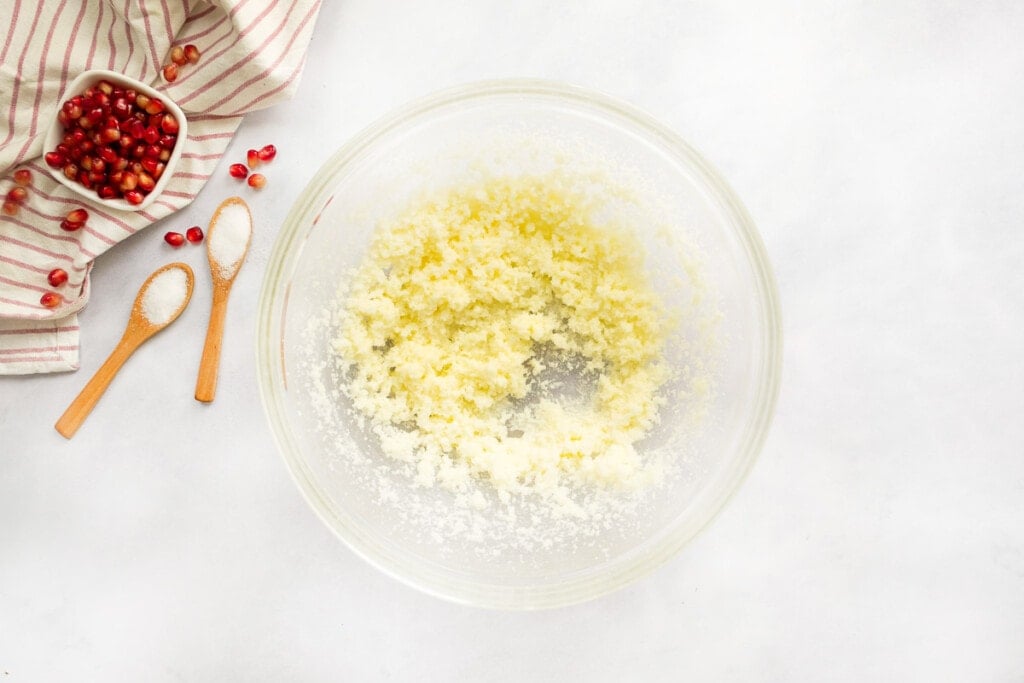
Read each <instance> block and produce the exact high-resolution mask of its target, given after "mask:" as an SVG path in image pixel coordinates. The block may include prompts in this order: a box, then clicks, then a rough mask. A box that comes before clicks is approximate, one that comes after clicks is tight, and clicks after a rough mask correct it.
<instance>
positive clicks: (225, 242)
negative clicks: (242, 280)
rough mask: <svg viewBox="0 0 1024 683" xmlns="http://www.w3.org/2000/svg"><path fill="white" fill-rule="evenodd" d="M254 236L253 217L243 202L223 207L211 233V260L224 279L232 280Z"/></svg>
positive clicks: (228, 203) (230, 203)
mask: <svg viewBox="0 0 1024 683" xmlns="http://www.w3.org/2000/svg"><path fill="white" fill-rule="evenodd" d="M251 235H252V216H251V214H250V213H249V209H248V207H247V206H246V205H245V204H244V203H242V202H241V201H232V200H228V201H227V202H225V203H224V204H222V205H221V207H220V210H219V212H218V214H217V221H216V224H215V226H214V228H213V229H212V230H211V231H210V237H209V250H210V259H211V260H212V261H214V262H215V263H216V264H217V265H218V268H219V273H220V276H221V277H222V278H225V279H227V278H230V277H231V276H232V275H234V274H235V271H237V270H238V266H239V265H240V263H241V261H242V257H243V256H245V250H246V247H247V246H248V245H249V238H250V236H251Z"/></svg>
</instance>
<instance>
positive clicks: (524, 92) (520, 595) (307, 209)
mask: <svg viewBox="0 0 1024 683" xmlns="http://www.w3.org/2000/svg"><path fill="white" fill-rule="evenodd" d="M500 96H521V97H538V98H545V99H554V100H562V101H564V102H566V103H568V104H574V105H576V106H579V105H583V106H584V107H587V108H590V109H596V110H598V111H600V112H601V113H603V114H605V115H611V116H612V117H613V118H617V119H619V120H620V122H625V123H627V124H628V125H630V126H632V127H634V128H635V129H638V130H639V131H641V132H643V133H644V134H646V135H647V136H648V137H649V138H651V139H653V140H654V141H656V142H657V143H658V144H660V145H661V146H662V147H663V148H664V150H665V151H668V152H671V153H672V154H673V155H675V156H678V157H680V158H681V159H683V160H684V161H685V162H686V163H687V164H688V165H689V166H690V167H691V168H693V169H694V170H695V171H697V172H699V173H700V174H701V175H702V179H703V181H704V182H706V183H707V185H708V187H709V188H710V189H711V190H712V191H713V192H714V193H715V194H716V198H717V199H718V200H719V201H720V202H721V204H722V206H723V207H724V208H725V209H726V210H727V211H728V212H729V213H730V214H731V217H732V219H733V220H732V224H733V227H734V228H736V231H737V236H738V237H739V240H740V242H741V243H742V245H743V247H744V249H745V251H746V256H747V259H748V263H749V265H750V267H751V269H752V270H753V273H754V281H755V284H756V285H757V292H756V295H757V300H758V301H759V302H760V311H759V312H760V317H761V320H760V327H761V330H762V334H761V338H760V339H759V340H757V341H758V342H759V343H760V345H761V354H760V358H761V360H762V363H761V367H760V368H758V371H759V375H760V382H759V384H758V386H757V394H756V398H755V405H756V406H757V408H756V410H755V411H754V413H753V414H752V415H751V416H750V418H749V419H748V422H747V425H746V433H745V435H744V439H743V441H742V446H741V448H740V451H739V453H738V457H736V458H734V459H733V461H732V463H731V464H732V467H731V469H730V471H729V473H728V477H727V478H726V479H725V481H724V483H723V484H722V485H721V486H719V487H718V490H717V491H716V492H715V493H716V495H715V498H714V500H713V502H712V504H711V505H708V506H707V507H705V508H704V509H703V511H702V514H701V515H699V518H698V519H695V520H692V521H691V523H689V524H687V525H683V526H677V527H676V528H673V529H671V530H669V531H667V532H666V533H664V534H662V536H661V538H660V539H659V541H658V542H657V544H655V545H652V546H651V547H650V548H648V552H646V553H644V554H637V553H633V554H631V557H630V559H629V560H628V561H625V562H621V563H619V564H617V565H612V569H613V571H610V572H607V573H605V574H600V575H596V576H584V577H580V578H570V580H568V581H565V582H562V583H559V584H547V585H543V586H537V587H534V588H531V587H525V588H524V587H515V588H511V587H508V586H505V585H498V584H490V583H487V582H485V581H467V580H466V579H465V577H464V576H460V577H452V576H450V575H449V573H446V572H443V571H436V570H433V569H432V568H428V567H422V566H419V565H417V564H416V563H414V562H409V561H405V558H398V557H395V556H394V555H393V554H391V553H387V552H384V550H383V548H382V546H381V545H380V544H379V543H377V542H375V540H374V539H373V538H372V537H369V536H367V535H366V534H363V533H362V532H361V531H360V530H358V529H354V528H352V527H349V526H345V525H344V524H343V523H342V522H341V521H340V520H339V519H338V518H337V517H335V516H333V515H332V513H331V511H330V510H329V507H328V505H327V504H326V502H325V501H324V499H323V498H322V497H321V495H320V494H319V492H318V491H317V488H316V484H315V481H314V479H313V477H312V475H311V473H310V472H309V470H308V469H307V468H306V466H305V465H304V463H303V460H302V455H301V453H300V452H299V451H298V449H297V447H296V446H295V445H294V444H293V443H292V441H291V439H290V435H289V428H288V425H287V421H286V418H285V411H284V406H283V396H282V394H281V390H280V389H279V386H280V385H281V384H282V382H283V380H284V376H283V363H284V359H283V353H284V350H283V347H282V346H281V342H280V332H281V329H282V327H281V324H282V320H283V317H284V313H285V311H284V309H283V307H282V305H281V304H282V301H281V298H282V297H283V296H286V291H287V287H288V282H287V280H286V279H285V277H286V274H288V273H290V272H292V268H291V266H292V263H293V261H294V260H295V259H296V258H297V256H298V255H299V253H300V252H299V251H298V250H297V247H298V246H299V245H300V244H301V242H302V241H304V239H305V236H306V234H307V233H308V229H307V226H309V225H310V224H311V222H312V220H313V219H314V217H315V216H316V214H317V213H318V212H319V211H320V210H321V209H322V206H320V204H319V203H317V202H316V201H315V200H316V199H317V198H318V197H323V196H324V193H325V192H326V191H328V190H329V189H330V188H331V186H332V185H333V184H334V182H335V181H336V179H337V178H338V176H339V175H340V174H341V173H343V172H344V170H345V167H346V165H347V164H349V163H351V162H352V161H354V160H355V159H357V158H359V156H360V155H361V153H362V152H364V151H365V150H366V149H368V148H370V147H371V146H372V145H373V144H374V143H375V142H376V141H377V140H378V139H379V138H381V137H383V136H385V135H387V134H388V133H390V132H391V131H392V130H394V129H395V128H398V127H400V126H402V125H405V124H407V123H409V122H410V121H412V120H415V119H417V118H419V117H421V116H423V115H425V114H428V113H429V112H432V111H434V110H437V109H441V108H444V107H448V106H452V105H455V104H458V103H460V102H464V101H471V100H474V99H483V98H491V97H500ZM313 178H314V179H313V180H312V181H311V182H310V184H309V185H307V186H306V188H305V189H304V190H303V191H302V193H301V194H300V195H299V197H298V198H297V199H296V200H295V202H294V203H293V205H292V208H291V210H290V211H289V214H288V217H287V219H286V220H285V224H284V225H283V226H282V228H281V231H280V232H279V234H278V236H277V238H276V240H275V242H274V246H273V249H272V251H271V256H270V259H269V262H268V264H267V270H266V273H265V275H264V278H263V283H262V287H261V290H260V294H259V302H258V312H257V322H256V369H257V378H258V383H259V390H260V398H261V400H262V403H263V408H264V412H265V414H266V417H267V420H268V422H269V424H270V428H271V433H272V435H273V438H274V441H275V443H276V445H277V448H278V451H279V452H280V454H281V456H282V458H283V459H284V461H285V465H286V466H287V468H288V471H289V473H290V474H291V476H292V479H293V480H294V481H295V484H296V486H298V488H299V490H300V491H301V493H302V495H303V497H304V498H305V499H306V502H307V503H308V504H309V505H310V507H312V508H313V510H314V511H315V512H316V513H317V515H318V516H319V517H320V518H321V520H322V521H323V522H324V524H326V525H327V527H328V528H330V529H331V530H332V531H333V532H334V534H335V535H336V536H338V537H339V538H340V539H341V540H342V541H343V542H344V543H345V544H346V545H347V546H349V548H351V549H352V550H353V551H354V552H355V553H356V554H357V555H359V556H360V557H362V558H363V559H364V560H366V561H367V562H369V563H370V564H371V565H373V566H375V567H377V568H378V569H379V570H381V571H382V572H384V573H385V574H388V575H390V576H392V577H394V578H395V579H397V580H399V581H401V582H402V583H405V584H406V585H408V586H411V587H413V588H416V589H418V590H421V591H423V592H425V593H428V594H430V595H434V596H436V597H439V598H442V599H446V600H449V601H452V602H456V603H461V604H468V605H474V606H478V607H489V608H498V609H546V608H552V607H559V606H564V605H569V604H574V603H578V602H583V601H586V600H590V599H593V598H596V597H598V596H601V595H604V594H607V593H610V592H612V591H615V590H618V589H619V588H622V587H624V586H626V585H627V584H629V583H632V582H633V581H635V580H637V579H639V578H641V577H643V576H645V575H647V574H649V573H651V572H652V571H654V570H655V569H656V568H657V567H659V566H661V565H662V564H664V563H665V562H667V561H668V560H669V559H670V558H671V557H673V556H674V555H676V554H677V553H678V552H679V551H680V550H681V549H682V547H683V546H684V545H686V543H688V542H689V541H690V540H692V539H693V538H694V537H695V536H696V535H697V534H699V533H700V532H701V531H702V530H703V529H704V528H706V527H707V525H708V524H709V523H710V522H711V521H712V520H713V519H714V518H715V517H716V516H717V515H718V513H719V512H720V511H721V509H722V508H723V507H724V506H725V504H726V503H728V501H729V500H730V499H731V498H732V496H733V495H734V494H735V493H736V491H737V490H738V489H739V488H740V486H741V485H742V483H743V480H744V479H745V478H746V476H747V475H748V473H749V472H750V470H751V469H752V467H753V464H754V462H755V461H756V459H757V456H758V454H759V453H760V451H761V447H762V446H763V444H764V441H765V439H766V438H767V435H768V430H769V427H770V425H771V420H772V416H773V414H774V411H775V404H776V402H777V399H778V394H779V388H780V379H781V369H782V323H781V313H780V309H779V303H778V290H777V286H776V283H775V278H774V275H773V274H772V269H771V266H770V263H769V260H768V256H767V252H766V250H765V248H764V244H763V243H762V241H761V238H760V236H759V235H758V233H757V229H756V227H755V226H754V223H753V220H752V219H751V217H750V215H749V214H748V212H747V210H746V208H745V207H744V206H743V203H742V202H741V201H740V199H739V197H737V196H736V194H735V193H734V192H733V191H732V189H731V188H730V187H729V185H728V184H727V183H726V182H725V180H724V179H723V178H722V176H721V175H720V174H719V173H718V172H717V171H716V170H715V169H714V168H713V167H712V166H711V165H710V164H709V163H708V162H707V161H706V160H705V159H704V158H703V156H701V155H700V154H699V153H698V152H697V151H696V149H694V148H693V147H692V146H691V145H690V144H689V143H687V142H686V141H685V140H683V139H682V138H681V137H679V136H678V135H676V134H675V133H673V132H672V131H671V130H669V129H667V128H666V127H665V126H663V125H662V124H661V123H659V122H658V121H657V120H655V119H654V118H652V117H651V116H649V115H648V114H646V113H645V112H643V111H641V110H640V109H638V108H636V107H634V106H633V105H630V104H626V103H624V102H622V101H620V100H618V99H616V98H614V97H612V96H610V95H606V94H603V93H600V92H597V91H594V90H591V89H589V88H584V87H580V86H576V85H570V84H566V83H561V82H556V81H549V80H542V79H526V78H508V79H497V80H488V81H477V82H472V83H467V84H464V85H460V86H456V87H452V88H448V89H445V90H441V91H438V92H435V93H433V94H430V95H427V96H425V97H421V98H419V99H416V100H413V101H412V102H409V103H407V104H405V105H404V106H401V107H399V108H398V109H396V110H395V111H393V112H392V113H391V114H389V115H385V116H384V117H383V118H381V119H378V120H377V121H376V122H375V123H373V124H371V125H370V126H368V127H367V128H365V129H363V130H362V131H361V132H359V133H357V134H356V135H355V136H354V137H352V138H351V139H350V140H349V141H348V142H347V143H345V144H344V145H343V146H342V147H341V148H340V149H339V150H338V151H337V152H335V153H334V154H333V155H332V156H331V157H330V158H329V159H328V160H327V161H326V162H324V164H323V165H322V166H321V167H320V170H319V171H318V172H317V173H316V174H314V177H313Z"/></svg>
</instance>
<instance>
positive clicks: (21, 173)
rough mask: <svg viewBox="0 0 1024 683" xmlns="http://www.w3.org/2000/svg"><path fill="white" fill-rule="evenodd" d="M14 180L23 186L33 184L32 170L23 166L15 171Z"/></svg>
mask: <svg viewBox="0 0 1024 683" xmlns="http://www.w3.org/2000/svg"><path fill="white" fill-rule="evenodd" d="M14 182H16V183H18V184H19V185H21V186H23V187H27V186H28V185H31V184H32V171H30V170H28V169H27V168H22V169H19V170H17V171H15V172H14Z"/></svg>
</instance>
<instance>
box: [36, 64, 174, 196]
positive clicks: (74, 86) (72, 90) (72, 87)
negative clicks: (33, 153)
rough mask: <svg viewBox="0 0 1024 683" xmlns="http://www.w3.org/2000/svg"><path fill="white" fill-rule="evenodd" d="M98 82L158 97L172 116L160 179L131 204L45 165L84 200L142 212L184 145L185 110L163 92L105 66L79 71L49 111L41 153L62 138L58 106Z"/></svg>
mask: <svg viewBox="0 0 1024 683" xmlns="http://www.w3.org/2000/svg"><path fill="white" fill-rule="evenodd" d="M100 81H108V82H110V83H112V84H113V85H115V86H119V87H122V88H131V89H133V90H135V91H136V92H137V93H139V94H141V95H146V96H147V97H149V98H155V99H158V100H160V101H161V102H162V103H163V105H164V110H165V111H166V112H167V113H169V114H171V115H172V116H174V118H175V119H177V121H178V133H177V135H178V139H177V142H176V144H175V145H174V149H173V150H172V151H171V156H170V158H169V159H168V160H167V161H166V162H164V170H163V173H162V174H161V176H160V178H159V179H158V180H157V182H156V185H154V186H153V189H152V190H151V191H150V192H149V194H147V195H146V196H145V198H144V199H143V200H142V201H141V202H140V203H138V204H132V203H130V202H128V201H126V200H125V199H122V198H120V197H117V198H111V199H104V198H102V197H100V196H99V195H97V194H96V191H95V190H92V189H89V188H87V187H85V186H84V185H82V184H81V183H79V182H77V181H75V180H71V179H70V178H68V177H67V176H65V175H64V173H63V172H62V171H61V169H59V168H54V167H52V166H50V165H49V164H46V167H47V170H49V172H50V175H51V176H53V178H54V179H55V180H56V181H57V182H59V183H61V184H62V185H64V186H65V187H67V188H68V189H70V190H73V191H74V192H77V193H78V194H80V195H81V196H82V197H84V198H86V199H88V200H89V201H90V202H93V203H94V204H99V205H102V206H107V207H110V208H112V209H118V210H120V211H142V210H143V209H145V208H146V207H148V206H149V205H150V204H152V203H153V202H154V201H155V200H156V198H157V197H159V196H160V193H161V192H163V190H164V188H165V187H167V183H168V182H170V179H171V177H172V176H173V175H174V168H175V166H177V164H178V159H180V158H181V153H182V148H184V146H185V145H184V142H183V141H184V140H185V138H186V136H187V135H188V121H187V119H186V118H185V113H184V112H182V111H181V108H180V107H178V105H177V104H175V103H174V102H173V101H172V100H170V99H169V98H168V97H167V95H165V94H164V93H161V92H158V91H156V90H154V89H153V88H151V87H150V86H148V85H146V84H145V83H142V82H140V81H137V80H135V79H134V78H129V77H127V76H125V75H123V74H119V73H117V72H114V71H107V70H105V69H93V70H90V71H83V72H82V73H81V74H80V75H79V76H78V77H77V78H76V79H75V80H73V81H71V83H70V84H69V85H68V87H67V89H66V90H65V91H64V93H63V94H62V95H61V97H60V100H59V102H58V104H57V106H56V108H55V109H54V110H53V113H52V114H51V121H50V127H49V129H48V130H47V133H46V140H45V141H44V143H43V144H44V150H43V151H44V153H47V152H51V151H53V150H55V149H56V148H57V145H59V144H60V143H61V140H62V139H63V138H64V126H63V124H61V122H60V120H59V119H58V115H59V114H60V110H61V107H63V105H64V102H65V101H67V100H68V99H70V98H71V97H74V96H75V95H78V94H81V93H82V92H84V91H85V90H86V89H87V88H89V87H90V86H93V85H95V84H97V83H99V82H100Z"/></svg>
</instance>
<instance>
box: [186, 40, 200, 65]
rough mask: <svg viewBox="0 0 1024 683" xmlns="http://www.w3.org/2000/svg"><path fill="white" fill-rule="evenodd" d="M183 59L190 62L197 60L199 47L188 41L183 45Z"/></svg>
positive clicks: (193, 62)
mask: <svg viewBox="0 0 1024 683" xmlns="http://www.w3.org/2000/svg"><path fill="white" fill-rule="evenodd" d="M185 59H187V60H188V61H189V62H191V63H192V64H196V63H197V62H199V48H198V47H196V46H195V45H193V44H191V43H189V44H188V45H186V46H185Z"/></svg>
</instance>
